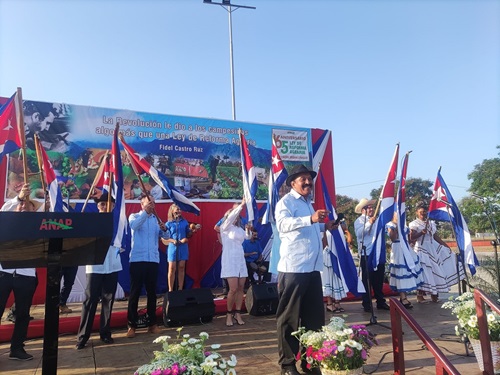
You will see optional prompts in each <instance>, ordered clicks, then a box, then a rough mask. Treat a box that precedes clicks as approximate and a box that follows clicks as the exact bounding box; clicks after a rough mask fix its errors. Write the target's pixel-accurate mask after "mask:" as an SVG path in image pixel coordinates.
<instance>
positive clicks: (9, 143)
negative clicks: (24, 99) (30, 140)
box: [0, 92, 24, 163]
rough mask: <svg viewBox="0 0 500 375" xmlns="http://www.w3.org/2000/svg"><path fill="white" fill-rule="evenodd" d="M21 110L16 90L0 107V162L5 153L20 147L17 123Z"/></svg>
mask: <svg viewBox="0 0 500 375" xmlns="http://www.w3.org/2000/svg"><path fill="white" fill-rule="evenodd" d="M21 110H22V108H21V105H20V103H19V100H18V96H17V92H16V93H15V94H14V95H12V96H11V97H10V99H9V100H8V101H7V102H6V103H5V104H4V105H3V106H2V107H1V108H0V163H1V162H2V160H3V158H4V156H5V155H7V154H10V153H11V152H13V151H16V150H19V149H20V148H21V144H22V141H21V135H20V133H19V130H20V129H19V127H18V125H17V123H18V121H19V117H20V113H21ZM22 131H24V129H22Z"/></svg>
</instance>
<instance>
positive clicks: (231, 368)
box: [134, 328, 237, 375]
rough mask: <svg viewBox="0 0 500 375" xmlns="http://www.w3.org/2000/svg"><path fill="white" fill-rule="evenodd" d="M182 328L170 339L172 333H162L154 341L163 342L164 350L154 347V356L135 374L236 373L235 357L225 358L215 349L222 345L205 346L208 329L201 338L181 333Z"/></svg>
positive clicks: (198, 374) (205, 374)
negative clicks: (163, 334) (175, 337)
mask: <svg viewBox="0 0 500 375" xmlns="http://www.w3.org/2000/svg"><path fill="white" fill-rule="evenodd" d="M181 330H182V328H179V329H178V330H177V331H178V336H177V339H176V340H174V341H173V342H170V340H171V337H170V336H160V337H158V338H157V339H156V340H154V341H153V342H154V343H161V344H162V346H163V350H161V351H155V352H154V358H153V360H152V361H151V362H150V363H148V364H145V365H142V366H141V367H139V368H138V369H137V370H136V371H135V373H134V375H210V374H214V375H215V374H217V375H226V374H227V375H236V370H235V366H236V363H237V361H236V357H235V356H234V355H231V357H230V358H229V359H224V358H223V357H222V356H221V355H220V354H219V353H217V352H215V350H216V349H219V348H220V345H218V344H213V345H211V346H210V347H209V348H206V347H205V341H206V340H207V339H208V333H206V332H201V333H200V334H199V338H192V337H190V336H189V335H188V334H184V335H182V337H181Z"/></svg>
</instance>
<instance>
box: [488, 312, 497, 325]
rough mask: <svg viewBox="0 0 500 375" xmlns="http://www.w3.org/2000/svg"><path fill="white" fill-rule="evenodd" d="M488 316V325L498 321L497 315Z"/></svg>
mask: <svg viewBox="0 0 500 375" xmlns="http://www.w3.org/2000/svg"><path fill="white" fill-rule="evenodd" d="M486 316H487V318H488V323H493V322H494V321H495V320H496V319H495V315H494V314H493V313H489V314H487V315H486Z"/></svg>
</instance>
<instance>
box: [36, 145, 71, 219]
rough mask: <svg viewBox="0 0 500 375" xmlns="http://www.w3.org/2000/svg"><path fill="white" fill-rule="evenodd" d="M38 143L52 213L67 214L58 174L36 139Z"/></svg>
mask: <svg viewBox="0 0 500 375" xmlns="http://www.w3.org/2000/svg"><path fill="white" fill-rule="evenodd" d="M36 142H38V149H39V150H40V157H41V159H42V160H41V162H42V168H43V169H42V171H43V176H44V178H45V183H46V184H47V191H48V193H49V201H50V212H67V211H68V209H67V207H66V206H65V205H64V203H63V198H62V193H61V188H60V187H59V184H58V183H57V178H56V173H55V172H54V168H53V167H52V163H51V162H50V159H49V156H48V155H47V152H46V151H45V149H44V148H43V147H42V145H41V143H40V139H39V138H38V137H36Z"/></svg>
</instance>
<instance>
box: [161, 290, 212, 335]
mask: <svg viewBox="0 0 500 375" xmlns="http://www.w3.org/2000/svg"><path fill="white" fill-rule="evenodd" d="M214 315H215V303H214V296H213V294H212V291H211V290H210V289H209V288H200V289H186V290H177V291H174V292H167V293H165V297H164V298H163V324H165V326H166V327H175V326H181V325H184V324H190V323H191V324H193V323H208V322H210V321H212V319H213V317H214Z"/></svg>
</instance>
